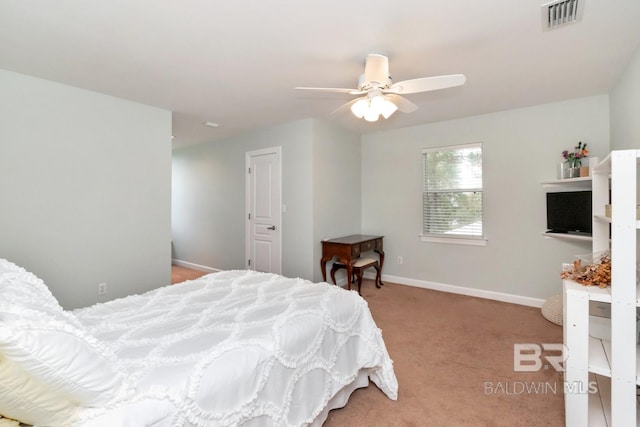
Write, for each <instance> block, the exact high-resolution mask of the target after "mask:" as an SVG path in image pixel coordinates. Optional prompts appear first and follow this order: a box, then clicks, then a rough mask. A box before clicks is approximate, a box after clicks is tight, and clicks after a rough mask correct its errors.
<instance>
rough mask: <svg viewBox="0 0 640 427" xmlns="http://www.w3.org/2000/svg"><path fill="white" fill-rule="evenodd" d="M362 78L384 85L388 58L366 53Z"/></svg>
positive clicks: (387, 74)
mask: <svg viewBox="0 0 640 427" xmlns="http://www.w3.org/2000/svg"><path fill="white" fill-rule="evenodd" d="M364 79H365V81H366V82H369V83H374V82H375V83H379V84H381V85H385V84H386V83H387V81H388V80H389V59H388V58H387V57H386V56H384V55H379V54H377V53H372V54H369V55H367V60H366V62H365V64H364Z"/></svg>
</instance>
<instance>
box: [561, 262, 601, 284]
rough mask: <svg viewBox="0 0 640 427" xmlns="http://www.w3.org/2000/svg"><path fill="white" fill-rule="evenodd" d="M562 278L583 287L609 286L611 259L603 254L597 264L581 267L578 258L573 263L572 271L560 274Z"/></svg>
mask: <svg viewBox="0 0 640 427" xmlns="http://www.w3.org/2000/svg"><path fill="white" fill-rule="evenodd" d="M594 261H595V260H594ZM562 278H563V279H571V280H573V281H575V282H576V283H580V284H581V285H584V286H598V287H599V288H606V287H607V286H611V257H610V256H609V254H605V255H602V256H600V258H599V260H598V262H593V263H588V264H585V265H582V260H581V259H579V258H578V259H577V260H575V261H574V262H573V270H570V271H563V272H562Z"/></svg>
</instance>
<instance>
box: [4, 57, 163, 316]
mask: <svg viewBox="0 0 640 427" xmlns="http://www.w3.org/2000/svg"><path fill="white" fill-rule="evenodd" d="M0 93H1V94H2V96H0V117H2V125H0V195H1V197H2V202H0V204H1V208H0V236H1V238H0V257H2V258H7V259H9V260H11V261H13V262H15V263H17V264H19V265H21V266H23V267H25V268H26V269H27V270H29V271H32V272H33V273H35V274H36V275H38V276H39V277H41V278H42V279H43V280H44V281H45V282H46V283H47V284H48V285H49V287H50V289H51V291H52V293H53V294H54V295H55V296H56V297H57V298H58V300H59V301H60V303H61V304H62V305H63V306H64V307H66V308H76V307H80V306H86V305H89V304H92V303H95V302H97V301H99V300H107V299H112V298H115V297H119V296H125V295H128V294H130V293H138V292H143V291H146V290H149V289H152V288H156V287H158V286H161V285H166V284H169V283H170V277H171V276H170V240H171V234H170V203H171V201H170V200H171V193H170V191H171V187H170V185H171V169H170V168H171V142H170V141H171V140H170V136H171V113H170V112H169V111H165V110H161V109H157V108H152V107H148V106H145V105H141V104H137V103H134V102H129V101H125V100H122V99H118V98H114V97H111V96H106V95H102V94H98V93H95V92H90V91H86V90H81V89H77V88H73V87H70V86H65V85H62V84H58V83H53V82H50V81H46V80H41V79H36V78H33V77H28V76H25V75H20V74H16V73H12V72H7V71H4V70H0ZM102 282H106V283H107V285H108V293H107V294H106V295H104V296H101V297H99V296H98V293H97V289H98V284H99V283H102Z"/></svg>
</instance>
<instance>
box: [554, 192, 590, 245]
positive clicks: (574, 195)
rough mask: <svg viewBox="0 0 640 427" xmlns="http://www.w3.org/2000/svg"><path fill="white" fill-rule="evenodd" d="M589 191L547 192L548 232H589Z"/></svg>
mask: <svg viewBox="0 0 640 427" xmlns="http://www.w3.org/2000/svg"><path fill="white" fill-rule="evenodd" d="M591 219H592V218H591V191H566V192H559V193H547V229H548V230H549V231H548V232H549V233H576V234H589V235H590V234H591Z"/></svg>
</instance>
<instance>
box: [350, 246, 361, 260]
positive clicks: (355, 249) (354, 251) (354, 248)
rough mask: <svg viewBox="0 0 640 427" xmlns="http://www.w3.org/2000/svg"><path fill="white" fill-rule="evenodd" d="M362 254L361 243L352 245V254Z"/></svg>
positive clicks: (354, 255)
mask: <svg viewBox="0 0 640 427" xmlns="http://www.w3.org/2000/svg"><path fill="white" fill-rule="evenodd" d="M358 255H360V245H352V246H351V256H352V257H356V256H358Z"/></svg>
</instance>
